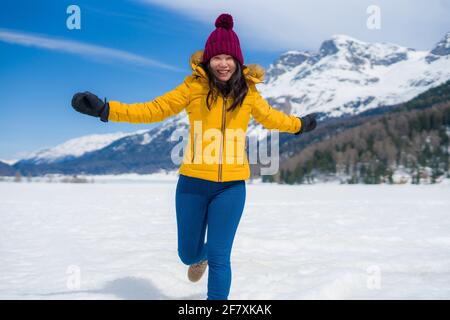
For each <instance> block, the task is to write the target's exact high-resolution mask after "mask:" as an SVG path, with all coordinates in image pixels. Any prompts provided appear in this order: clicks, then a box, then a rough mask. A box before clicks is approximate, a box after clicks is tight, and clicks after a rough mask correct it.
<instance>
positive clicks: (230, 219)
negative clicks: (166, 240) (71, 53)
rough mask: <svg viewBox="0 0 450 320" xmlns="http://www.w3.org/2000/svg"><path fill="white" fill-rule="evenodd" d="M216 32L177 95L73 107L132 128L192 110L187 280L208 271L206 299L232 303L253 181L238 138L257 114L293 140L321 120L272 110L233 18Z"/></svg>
mask: <svg viewBox="0 0 450 320" xmlns="http://www.w3.org/2000/svg"><path fill="white" fill-rule="evenodd" d="M215 26H216V29H215V30H214V31H213V32H212V33H211V34H210V36H209V37H208V39H207V41H206V44H205V49H204V50H203V51H198V52H196V53H194V54H193V55H192V57H191V59H190V63H191V67H192V70H193V73H192V75H190V76H187V77H186V78H185V79H184V82H183V83H182V84H180V85H179V86H178V87H177V88H175V89H174V90H172V91H169V92H167V93H166V94H164V95H162V96H160V97H157V98H156V99H154V100H152V101H149V102H144V103H133V104H125V103H121V102H118V101H110V102H106V101H105V102H103V101H102V100H100V99H99V98H98V97H97V96H95V95H94V94H92V93H90V92H84V93H77V94H75V95H74V97H73V99H72V106H73V107H74V108H75V109H76V110H77V111H79V112H82V113H85V114H88V115H91V116H96V117H100V119H101V120H102V121H103V122H107V121H116V122H130V123H151V122H157V121H162V120H164V119H166V118H168V117H170V116H173V115H175V114H178V113H179V112H181V111H182V110H184V109H185V110H186V112H187V114H188V116H189V122H190V135H189V142H188V145H187V150H186V152H185V155H184V159H183V163H182V165H181V168H180V170H179V173H180V175H179V180H178V184H177V189H176V216H177V230H178V254H179V257H180V259H181V261H182V262H183V263H185V264H186V265H189V266H190V267H189V269H188V278H189V279H190V280H191V281H193V282H195V281H198V280H199V279H200V278H201V276H202V275H203V273H204V272H205V269H206V267H207V266H209V272H208V296H207V299H208V300H212V299H221V300H226V299H227V298H228V295H229V291H230V286H231V265H230V256H231V248H232V244H233V240H234V236H235V233H236V230H237V227H238V224H239V221H240V218H241V215H242V211H243V209H244V204H245V194H246V189H245V180H246V179H248V178H249V177H250V170H249V165H248V161H247V158H246V156H245V140H244V143H243V144H242V143H241V144H238V145H236V146H235V137H236V132H241V133H242V132H244V135H245V132H246V131H247V126H248V123H249V121H250V115H252V116H253V117H254V118H255V120H256V121H257V122H259V123H261V124H262V125H263V126H264V127H266V128H268V129H278V130H280V131H282V132H289V133H292V134H300V133H303V132H307V131H310V130H313V129H314V128H315V126H316V120H315V117H314V115H307V116H305V117H303V118H298V117H295V116H293V115H291V116H288V115H286V114H284V113H283V112H281V111H278V110H276V109H274V108H272V107H271V106H270V105H269V104H268V103H267V102H266V101H265V100H264V99H263V98H262V97H261V95H260V94H259V93H258V91H257V89H256V87H255V84H257V83H260V82H262V80H263V76H264V71H263V69H262V68H261V67H259V66H257V65H248V66H246V65H244V59H243V56H242V52H241V48H240V43H239V39H238V37H237V35H236V33H235V32H234V31H233V18H232V17H231V15H229V14H222V15H220V16H219V17H218V18H217V20H216V23H215ZM235 147H237V148H235ZM236 149H237V151H236V152H234V151H235V150H236ZM206 228H208V233H207V239H206V243H205V242H204V240H205V234H206Z"/></svg>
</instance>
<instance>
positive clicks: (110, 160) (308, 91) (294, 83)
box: [14, 32, 450, 174]
mask: <svg viewBox="0 0 450 320" xmlns="http://www.w3.org/2000/svg"><path fill="white" fill-rule="evenodd" d="M449 79H450V32H449V33H447V34H446V35H445V36H444V38H443V39H442V40H441V41H439V42H438V43H437V44H436V45H435V47H434V48H432V49H431V50H430V51H417V50H414V49H411V48H406V47H402V46H399V45H396V44H391V43H367V42H363V41H360V40H357V39H354V38H352V37H349V36H345V35H335V36H332V37H331V38H330V39H328V40H326V41H324V42H323V43H322V45H321V46H320V48H319V50H318V52H310V51H293V50H291V51H288V52H286V53H284V54H282V55H281V56H280V57H279V59H277V60H276V61H275V62H274V63H273V64H271V65H270V66H269V68H268V69H267V72H266V79H265V81H264V83H261V84H258V85H257V87H258V89H259V90H260V92H261V94H262V96H263V97H264V98H266V99H267V101H268V102H269V103H270V104H271V105H272V106H274V107H275V108H278V109H280V110H282V111H284V112H286V113H288V114H294V115H298V116H302V115H305V114H307V113H310V112H317V113H319V114H321V115H322V120H324V119H326V118H334V117H346V116H351V115H356V114H360V113H362V112H364V111H367V110H369V109H372V110H378V108H379V110H381V107H385V106H391V105H395V104H399V103H402V102H405V101H408V100H410V99H412V98H413V97H415V96H417V95H418V94H420V93H422V92H425V91H427V90H429V89H430V88H432V87H435V86H438V85H439V84H442V83H444V82H445V81H447V80H449ZM187 126H188V121H187V115H186V114H185V112H182V113H181V114H179V115H178V116H175V117H172V118H170V119H169V120H167V121H166V122H164V124H163V125H161V126H159V127H156V128H153V129H150V130H141V131H140V132H133V133H118V134H111V135H101V136H98V135H92V136H86V137H81V138H78V139H73V140H69V141H67V142H66V143H63V144H61V145H59V146H56V147H55V148H50V149H47V150H43V151H40V152H37V153H35V154H33V155H30V156H28V157H27V158H26V159H22V160H20V161H18V162H16V163H15V164H14V168H15V169H17V170H21V171H23V172H24V173H26V172H31V173H33V174H41V173H45V172H61V173H76V172H84V173H95V174H99V173H100V174H104V173H129V172H136V173H152V172H157V171H159V170H161V169H164V170H174V169H176V168H177V167H178V165H177V164H174V163H172V161H171V151H172V149H173V146H174V145H175V144H176V143H177V142H174V141H171V135H172V133H173V131H174V130H176V129H180V128H181V129H186V128H187ZM248 134H249V135H257V136H258V137H260V138H262V137H264V136H265V135H266V134H267V130H265V129H264V128H262V126H260V125H259V124H257V123H255V122H254V121H252V123H251V124H250V126H249V129H248Z"/></svg>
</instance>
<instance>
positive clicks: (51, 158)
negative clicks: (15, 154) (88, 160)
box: [20, 130, 148, 164]
mask: <svg viewBox="0 0 450 320" xmlns="http://www.w3.org/2000/svg"><path fill="white" fill-rule="evenodd" d="M147 131H148V130H138V131H136V132H131V133H130V132H128V133H127V132H116V133H107V134H92V135H87V136H82V137H79V138H74V139H70V140H68V141H66V142H64V143H62V144H59V145H57V146H55V147H53V148H48V149H44V150H40V151H38V152H34V153H31V154H29V155H28V156H26V157H25V158H23V159H21V160H20V161H27V162H33V163H35V164H41V163H53V162H58V161H62V160H67V159H68V158H78V157H81V156H83V155H84V154H86V153H88V152H93V151H95V150H100V149H102V148H104V147H106V146H108V145H110V144H111V143H113V142H114V141H116V140H119V139H121V138H124V137H127V136H130V135H135V134H143V133H145V132H147Z"/></svg>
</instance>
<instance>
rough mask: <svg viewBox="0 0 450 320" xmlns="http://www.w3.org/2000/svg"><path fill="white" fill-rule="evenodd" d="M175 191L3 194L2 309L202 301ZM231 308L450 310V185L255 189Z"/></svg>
mask: <svg viewBox="0 0 450 320" xmlns="http://www.w3.org/2000/svg"><path fill="white" fill-rule="evenodd" d="M175 187H176V181H174V180H170V179H168V180H167V181H161V182H148V183H126V182H120V181H118V182H115V183H92V184H72V183H45V182H40V183H39V182H32V183H24V182H22V183H12V182H0V259H1V263H0V299H205V298H206V284H207V277H204V278H203V279H202V280H201V281H200V282H198V283H195V284H192V283H190V282H189V281H188V279H187V277H186V271H187V266H185V265H183V264H182V263H181V262H180V261H179V259H178V256H177V247H176V243H177V239H176V220H175V211H174V201H175ZM232 268H233V282H232V287H231V293H230V297H229V298H230V299H432V298H433V299H450V185H448V184H441V185H425V186H412V185H402V186H388V185H382V186H380V185H378V186H369V185H333V184H328V185H325V184H322V185H312V186H280V185H267V184H248V185H247V202H246V207H245V211H244V214H243V217H242V220H241V224H240V226H239V229H238V232H237V235H236V238H235V242H234V249H233V253H232Z"/></svg>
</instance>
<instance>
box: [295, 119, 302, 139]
mask: <svg viewBox="0 0 450 320" xmlns="http://www.w3.org/2000/svg"><path fill="white" fill-rule="evenodd" d="M297 118H298V119H299V120H300V130H299V131H298V132H296V133H294V134H295V135H296V136H298V135H299V134H300V133H302V131H303V123H302V119H301V118H300V117H297Z"/></svg>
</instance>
